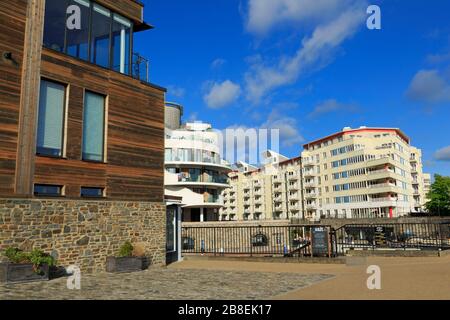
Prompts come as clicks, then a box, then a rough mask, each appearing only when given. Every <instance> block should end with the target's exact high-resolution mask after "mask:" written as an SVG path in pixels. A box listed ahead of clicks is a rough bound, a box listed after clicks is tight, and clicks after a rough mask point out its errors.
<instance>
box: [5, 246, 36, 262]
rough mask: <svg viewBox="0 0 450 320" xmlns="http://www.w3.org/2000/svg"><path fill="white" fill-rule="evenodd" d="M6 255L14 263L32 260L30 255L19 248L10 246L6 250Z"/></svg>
mask: <svg viewBox="0 0 450 320" xmlns="http://www.w3.org/2000/svg"><path fill="white" fill-rule="evenodd" d="M4 255H5V257H6V258H8V260H9V261H11V262H12V263H29V262H30V259H29V257H28V255H27V254H26V253H25V252H23V251H22V250H20V249H18V248H8V249H6V250H5V252H4Z"/></svg>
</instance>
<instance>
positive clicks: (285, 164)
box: [220, 150, 302, 220]
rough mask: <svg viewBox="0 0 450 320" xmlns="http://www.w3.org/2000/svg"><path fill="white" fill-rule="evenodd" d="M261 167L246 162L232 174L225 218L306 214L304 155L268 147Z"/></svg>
mask: <svg viewBox="0 0 450 320" xmlns="http://www.w3.org/2000/svg"><path fill="white" fill-rule="evenodd" d="M262 156H263V159H264V165H262V166H261V167H260V168H258V167H255V166H251V165H249V164H247V163H245V162H239V163H237V164H236V168H237V170H235V171H233V172H231V173H230V174H229V177H230V189H227V190H224V191H223V196H224V203H225V205H224V208H223V209H222V210H221V214H220V215H221V220H263V219H265V220H272V219H274V220H280V219H290V218H301V217H302V185H301V182H302V178H301V159H300V157H297V158H294V159H289V158H287V157H285V156H283V155H281V154H279V153H276V152H274V151H271V150H267V151H265V152H263V154H262Z"/></svg>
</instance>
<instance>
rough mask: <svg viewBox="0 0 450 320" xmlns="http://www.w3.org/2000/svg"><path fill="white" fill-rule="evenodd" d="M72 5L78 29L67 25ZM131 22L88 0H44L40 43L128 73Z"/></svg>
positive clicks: (69, 20)
mask: <svg viewBox="0 0 450 320" xmlns="http://www.w3.org/2000/svg"><path fill="white" fill-rule="evenodd" d="M72 5H75V6H77V7H78V8H79V9H80V19H81V21H80V26H79V27H80V28H78V26H77V28H68V27H67V22H69V23H71V22H72V21H74V20H72V19H69V18H71V17H72V15H73V13H74V11H70V10H69V13H67V9H68V8H69V7H70V6H72ZM132 37H133V23H132V22H131V21H130V20H128V19H126V18H124V17H122V16H120V15H118V14H115V13H112V12H111V11H110V10H108V9H106V8H104V7H102V6H100V5H98V4H96V3H94V1H90V0H47V1H46V7H45V25H44V46H45V47H46V48H49V49H52V50H56V51H59V52H64V53H67V54H69V55H71V56H74V57H76V58H79V59H83V60H86V61H90V62H92V63H95V64H97V65H100V66H102V67H105V68H111V69H113V70H115V71H118V72H121V73H124V74H129V75H131V71H132V68H131V67H130V65H131V60H132V58H131V52H132Z"/></svg>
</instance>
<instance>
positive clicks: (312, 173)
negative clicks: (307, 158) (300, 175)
mask: <svg viewBox="0 0 450 320" xmlns="http://www.w3.org/2000/svg"><path fill="white" fill-rule="evenodd" d="M304 176H305V177H315V176H316V172H315V171H314V170H305V173H304Z"/></svg>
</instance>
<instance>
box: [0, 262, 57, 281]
mask: <svg viewBox="0 0 450 320" xmlns="http://www.w3.org/2000/svg"><path fill="white" fill-rule="evenodd" d="M40 270H41V271H42V272H43V274H37V273H36V272H34V270H33V265H32V264H19V263H17V264H16V263H0V283H24V282H35V281H48V280H49V267H48V265H42V266H41V267H40Z"/></svg>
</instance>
